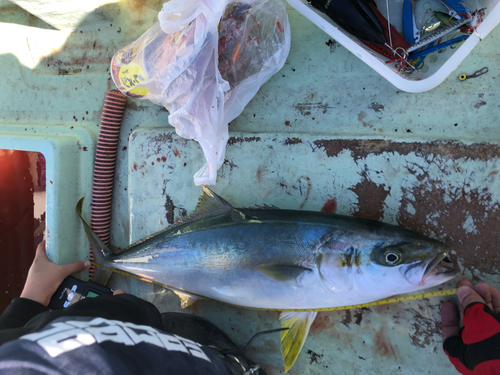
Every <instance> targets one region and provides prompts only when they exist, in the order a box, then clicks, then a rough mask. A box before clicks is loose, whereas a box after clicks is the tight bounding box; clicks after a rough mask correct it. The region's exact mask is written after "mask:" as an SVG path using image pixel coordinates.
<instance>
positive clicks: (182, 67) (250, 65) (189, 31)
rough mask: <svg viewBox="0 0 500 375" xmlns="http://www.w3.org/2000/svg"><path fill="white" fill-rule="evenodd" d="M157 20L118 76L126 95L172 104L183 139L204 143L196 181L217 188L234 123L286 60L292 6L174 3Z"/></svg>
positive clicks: (279, 1)
mask: <svg viewBox="0 0 500 375" xmlns="http://www.w3.org/2000/svg"><path fill="white" fill-rule="evenodd" d="M158 19H159V21H160V22H159V23H157V24H155V25H154V26H153V27H151V28H150V29H149V30H148V31H146V33H144V34H143V35H142V36H141V37H140V38H139V39H138V40H136V41H135V42H133V43H132V44H130V45H128V46H127V47H125V48H122V49H121V50H119V51H118V52H117V53H116V54H115V55H114V56H113V59H112V61H111V72H112V77H113V80H114V82H115V84H116V86H117V87H118V88H119V89H120V90H121V91H122V92H123V93H124V94H126V95H128V96H131V97H134V98H140V99H149V100H151V101H152V102H153V103H156V104H160V105H163V106H165V108H166V109H167V110H168V111H169V113H170V115H169V117H168V121H169V123H170V125H172V126H174V127H175V129H176V132H177V134H178V135H180V136H181V137H184V138H187V139H195V140H197V141H198V142H199V143H200V145H201V147H202V149H203V153H204V155H205V158H206V161H207V163H206V164H205V165H204V166H203V167H202V168H201V169H200V170H199V171H198V172H197V173H196V174H195V175H194V182H195V184H196V185H200V184H207V185H213V184H215V182H216V177H217V170H218V169H219V168H220V167H221V166H222V163H223V162H224V155H225V149H226V143H227V141H228V138H229V134H228V123H229V122H230V121H232V120H233V119H234V118H236V117H237V116H238V115H239V114H240V113H241V112H242V111H243V109H244V108H245V106H246V105H247V103H248V102H249V101H250V100H251V99H252V98H253V97H254V95H255V94H256V93H257V91H258V90H259V88H260V86H261V85H262V84H264V83H265V82H266V81H267V80H268V79H269V78H270V77H271V76H272V75H274V74H275V73H276V72H278V71H279V70H280V69H281V68H282V67H283V65H284V63H285V61H286V58H287V56H288V53H289V51H290V26H289V23H288V16H287V13H286V3H285V1H284V0H257V1H245V0H243V1H228V0H172V1H170V2H168V3H165V4H164V5H163V9H162V11H161V12H160V13H159V15H158Z"/></svg>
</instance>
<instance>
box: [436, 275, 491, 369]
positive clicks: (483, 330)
mask: <svg viewBox="0 0 500 375" xmlns="http://www.w3.org/2000/svg"><path fill="white" fill-rule="evenodd" d="M457 288H458V289H457V297H458V302H459V308H458V309H457V308H456V307H455V305H454V304H453V302H450V301H448V302H444V303H443V305H442V307H441V326H442V332H443V349H444V351H445V353H446V354H447V355H448V358H449V359H450V362H451V363H452V364H453V365H454V366H455V368H456V369H457V370H458V372H460V373H461V374H477V375H481V374H489V375H492V374H500V292H499V291H498V290H496V289H495V288H493V287H492V286H489V285H488V284H485V283H479V284H477V285H476V286H475V287H473V286H472V284H471V283H470V282H469V281H467V280H461V281H459V282H458V284H457Z"/></svg>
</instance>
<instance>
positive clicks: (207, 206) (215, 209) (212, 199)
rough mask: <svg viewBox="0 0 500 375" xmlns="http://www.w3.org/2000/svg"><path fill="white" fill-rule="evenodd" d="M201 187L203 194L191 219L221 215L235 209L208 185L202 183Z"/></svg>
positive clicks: (190, 216)
mask: <svg viewBox="0 0 500 375" xmlns="http://www.w3.org/2000/svg"><path fill="white" fill-rule="evenodd" d="M201 189H202V194H201V196H200V199H199V200H198V204H197V206H196V208H195V209H194V211H193V213H192V214H191V215H189V219H200V218H202V217H209V216H215V215H221V214H224V213H226V212H230V211H232V210H234V208H233V206H231V205H230V204H229V203H227V202H226V201H225V200H224V199H222V198H221V197H219V196H218V195H217V194H215V193H214V192H213V191H212V190H210V189H209V188H208V187H206V186H204V185H201Z"/></svg>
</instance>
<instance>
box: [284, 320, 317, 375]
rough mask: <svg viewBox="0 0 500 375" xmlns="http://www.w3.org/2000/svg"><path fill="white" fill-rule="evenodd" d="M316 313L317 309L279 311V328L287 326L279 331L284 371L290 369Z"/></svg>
mask: <svg viewBox="0 0 500 375" xmlns="http://www.w3.org/2000/svg"><path fill="white" fill-rule="evenodd" d="M317 313H318V312H317V311H311V312H290V311H284V312H282V313H281V315H280V322H281V328H288V330H286V331H283V332H281V354H282V355H283V363H284V365H285V372H287V371H288V370H290V368H291V367H292V366H293V364H294V363H295V360H296V359H297V357H298V356H299V354H300V351H301V350H302V347H303V346H304V343H305V342H306V338H307V334H308V333H309V328H310V327H311V324H312V322H314V319H315V318H316V314H317Z"/></svg>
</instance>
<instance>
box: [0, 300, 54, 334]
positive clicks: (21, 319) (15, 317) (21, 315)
mask: <svg viewBox="0 0 500 375" xmlns="http://www.w3.org/2000/svg"><path fill="white" fill-rule="evenodd" d="M45 311H49V309H48V308H47V307H45V306H44V305H42V304H41V303H39V302H35V301H33V300H30V299H27V298H14V299H13V300H12V302H11V304H10V305H9V306H7V308H6V309H5V311H4V312H3V314H2V315H1V316H0V331H3V330H6V329H12V328H20V327H24V325H25V324H26V323H28V322H29V321H30V320H31V319H32V318H34V317H35V316H37V315H38V314H40V313H43V312H45Z"/></svg>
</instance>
